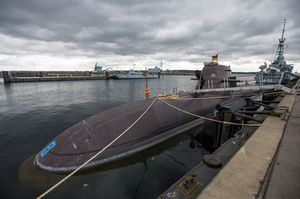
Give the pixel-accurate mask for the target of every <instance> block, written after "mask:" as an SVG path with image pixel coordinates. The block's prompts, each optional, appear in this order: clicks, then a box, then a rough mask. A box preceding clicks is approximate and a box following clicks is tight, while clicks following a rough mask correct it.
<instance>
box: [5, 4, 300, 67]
mask: <svg viewBox="0 0 300 199" xmlns="http://www.w3.org/2000/svg"><path fill="white" fill-rule="evenodd" d="M299 10H300V1H299V0H284V1H283V0H248V1H245V0H227V1H225V0H222V1H221V0H213V1H211V0H101V1H100V0H98V1H97V0H48V1H46V0H45V1H43V0H0V70H92V69H93V66H94V64H95V62H98V63H99V64H100V65H104V66H107V67H112V68H114V69H129V68H132V67H133V66H134V65H135V69H144V68H145V67H153V66H155V65H157V64H158V63H159V62H160V60H161V59H162V60H163V62H164V69H193V70H194V69H201V68H202V66H203V61H207V60H209V59H210V56H211V55H214V54H216V53H219V57H220V62H222V63H224V64H230V65H231V67H232V69H233V70H234V71H256V70H258V66H259V65H260V64H262V63H263V62H265V61H267V60H273V57H274V53H275V50H276V44H277V43H278V38H279V37H280V34H281V29H282V24H283V19H284V18H287V20H288V23H287V27H286V38H287V41H286V43H287V45H288V48H287V49H286V54H285V55H286V58H287V60H288V61H289V62H290V63H293V64H295V71H298V72H300V14H299V13H300V11H299Z"/></svg>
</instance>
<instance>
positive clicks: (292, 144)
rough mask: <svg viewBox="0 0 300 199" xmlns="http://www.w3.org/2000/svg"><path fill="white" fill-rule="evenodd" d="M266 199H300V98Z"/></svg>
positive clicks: (275, 164) (285, 133)
mask: <svg viewBox="0 0 300 199" xmlns="http://www.w3.org/2000/svg"><path fill="white" fill-rule="evenodd" d="M264 198H266V199H271V198H272V199H273V198H274V199H277V198H278V199H279V198H291V199H292V198H295V199H296V198H300V96H297V97H296V99H295V102H294V107H293V109H292V112H291V114H290V116H289V119H288V121H287V124H286V127H285V130H284V134H283V138H282V141H281V143H280V145H279V148H278V153H277V156H276V157H275V158H274V164H273V168H272V169H271V175H270V178H269V180H268V184H267V187H266V191H265V194H264Z"/></svg>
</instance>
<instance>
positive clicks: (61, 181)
mask: <svg viewBox="0 0 300 199" xmlns="http://www.w3.org/2000/svg"><path fill="white" fill-rule="evenodd" d="M156 100H157V98H154V100H153V101H152V103H151V104H150V105H149V106H148V108H147V109H146V110H145V111H144V112H143V113H142V114H141V115H140V116H139V117H138V118H137V119H136V120H135V121H134V122H133V123H132V124H131V125H130V126H129V127H128V128H127V129H126V130H124V131H123V132H122V133H121V134H120V135H119V136H118V137H116V138H115V139H114V140H113V141H111V142H110V143H109V144H108V145H106V146H105V147H104V148H102V149H101V150H100V151H99V152H97V153H96V154H95V155H94V156H92V157H91V158H90V159H88V160H87V161H86V162H84V163H83V164H82V165H80V166H79V167H77V169H75V170H74V171H72V172H71V173H70V174H69V175H67V176H66V177H64V178H63V179H62V180H60V181H59V182H58V183H56V184H55V185H53V186H52V187H51V188H49V189H48V190H47V191H45V192H44V193H43V194H41V195H40V196H38V197H37V199H40V198H43V197H44V196H46V195H47V194H48V193H50V192H51V191H53V190H54V189H55V188H56V187H58V186H59V185H61V184H62V183H63V182H65V181H66V180H68V179H69V178H70V177H71V176H73V175H74V174H75V173H77V172H78V171H79V170H80V169H82V167H84V166H85V165H87V164H88V163H90V162H91V161H92V160H94V159H95V158H96V157H97V156H98V155H100V154H101V153H102V152H103V151H105V150H106V149H107V148H108V147H110V146H111V145H112V144H113V143H115V142H116V141H117V140H118V139H119V138H120V137H122V136H123V135H124V134H125V133H127V132H128V131H129V130H130V129H131V128H132V127H133V126H134V125H135V124H136V123H137V122H138V121H139V120H140V119H141V118H142V117H143V116H144V115H145V114H146V113H147V112H148V111H149V109H150V108H151V107H152V106H153V104H154V102H155V101H156Z"/></svg>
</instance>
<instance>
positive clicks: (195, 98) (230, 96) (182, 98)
mask: <svg viewBox="0 0 300 199" xmlns="http://www.w3.org/2000/svg"><path fill="white" fill-rule="evenodd" d="M285 93H286V92H284V91H278V92H270V93H257V94H249V95H247V94H241V95H220V96H211V97H179V98H177V99H174V100H206V99H226V98H232V97H252V96H259V95H278V94H285Z"/></svg>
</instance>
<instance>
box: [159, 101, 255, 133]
mask: <svg viewBox="0 0 300 199" xmlns="http://www.w3.org/2000/svg"><path fill="white" fill-rule="evenodd" d="M158 100H160V101H161V102H163V103H165V104H166V105H168V106H170V107H172V108H174V109H176V110H178V111H180V112H183V113H185V114H188V115H191V116H194V117H198V118H200V119H203V120H207V121H212V122H217V123H222V124H229V125H236V126H251V127H254V126H260V125H261V124H244V123H236V122H228V121H222V120H217V119H213V118H209V117H205V116H201V115H196V114H194V113H191V112H188V111H185V110H183V109H181V108H178V107H176V106H174V105H172V104H170V103H168V102H166V101H165V100H163V99H160V98H158Z"/></svg>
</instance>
